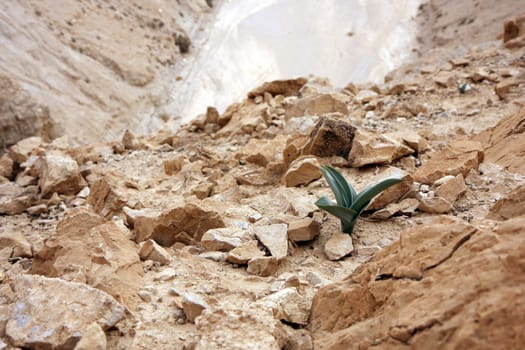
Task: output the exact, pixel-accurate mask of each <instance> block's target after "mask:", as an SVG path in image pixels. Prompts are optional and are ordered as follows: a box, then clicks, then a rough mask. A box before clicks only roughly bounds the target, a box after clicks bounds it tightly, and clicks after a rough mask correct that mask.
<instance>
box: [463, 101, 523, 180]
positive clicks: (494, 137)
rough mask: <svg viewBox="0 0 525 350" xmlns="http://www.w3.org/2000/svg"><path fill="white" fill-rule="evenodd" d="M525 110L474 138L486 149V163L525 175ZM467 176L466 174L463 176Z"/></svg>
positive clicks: (508, 117)
mask: <svg viewBox="0 0 525 350" xmlns="http://www.w3.org/2000/svg"><path fill="white" fill-rule="evenodd" d="M524 125H525V108H522V109H521V110H520V111H519V112H518V113H515V114H511V115H509V116H507V117H505V118H503V119H501V120H500V121H499V122H498V124H496V125H495V126H494V127H492V128H489V129H487V130H485V131H483V132H481V133H479V134H478V135H476V136H475V137H474V140H476V141H480V142H481V143H482V144H483V147H484V148H485V158H484V161H485V162H487V163H489V162H490V163H496V164H498V165H500V166H502V167H503V168H505V169H507V170H509V171H512V172H515V173H519V174H524V173H525V127H524ZM463 176H465V174H463Z"/></svg>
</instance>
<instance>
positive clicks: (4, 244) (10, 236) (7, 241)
mask: <svg viewBox="0 0 525 350" xmlns="http://www.w3.org/2000/svg"><path fill="white" fill-rule="evenodd" d="M3 248H10V249H11V250H12V253H11V256H10V257H11V258H16V257H20V258H31V257H33V250H32V247H31V244H30V243H29V242H28V241H27V239H26V238H25V237H24V235H23V234H22V233H21V232H19V231H7V232H6V231H0V250H2V249H3Z"/></svg>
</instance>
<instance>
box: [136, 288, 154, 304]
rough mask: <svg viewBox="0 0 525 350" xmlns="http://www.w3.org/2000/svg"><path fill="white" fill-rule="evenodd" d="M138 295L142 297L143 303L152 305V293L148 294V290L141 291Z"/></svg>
mask: <svg viewBox="0 0 525 350" xmlns="http://www.w3.org/2000/svg"><path fill="white" fill-rule="evenodd" d="M137 295H138V296H139V297H140V299H142V301H144V302H146V303H150V302H151V300H152V299H151V293H150V292H148V291H147V290H139V291H138V292H137Z"/></svg>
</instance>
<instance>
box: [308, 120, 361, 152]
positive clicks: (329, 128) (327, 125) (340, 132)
mask: <svg viewBox="0 0 525 350" xmlns="http://www.w3.org/2000/svg"><path fill="white" fill-rule="evenodd" d="M355 130H356V129H355V128H354V127H353V126H352V125H351V124H349V123H347V122H345V121H343V120H340V119H336V118H332V117H322V118H320V119H319V122H318V123H317V124H316V125H315V127H314V128H313V130H312V132H311V133H310V136H309V140H308V142H307V143H306V144H305V145H304V148H303V150H302V154H313V155H316V156H318V157H332V156H341V157H344V158H348V153H349V152H350V149H351V148H352V141H353V139H354V133H355Z"/></svg>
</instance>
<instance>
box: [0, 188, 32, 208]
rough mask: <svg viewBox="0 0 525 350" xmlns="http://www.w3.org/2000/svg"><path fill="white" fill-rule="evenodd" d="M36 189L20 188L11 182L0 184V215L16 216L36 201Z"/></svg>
mask: <svg viewBox="0 0 525 350" xmlns="http://www.w3.org/2000/svg"><path fill="white" fill-rule="evenodd" d="M37 194H38V187H37V186H28V187H21V186H18V185H16V184H14V183H12V182H7V183H5V184H0V214H8V215H17V214H21V213H23V212H24V211H25V210H26V209H27V208H29V207H31V206H32V205H33V204H34V203H35V202H36V200H37Z"/></svg>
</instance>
